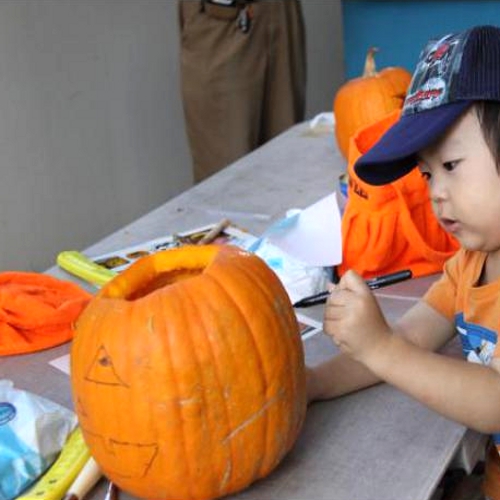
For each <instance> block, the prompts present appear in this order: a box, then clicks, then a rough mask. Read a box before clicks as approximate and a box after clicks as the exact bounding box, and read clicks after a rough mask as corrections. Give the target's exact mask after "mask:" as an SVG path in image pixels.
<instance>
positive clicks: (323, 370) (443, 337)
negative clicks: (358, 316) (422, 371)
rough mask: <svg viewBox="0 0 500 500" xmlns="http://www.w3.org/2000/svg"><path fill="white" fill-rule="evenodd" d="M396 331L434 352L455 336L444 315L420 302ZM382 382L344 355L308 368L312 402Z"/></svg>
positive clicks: (308, 387)
mask: <svg viewBox="0 0 500 500" xmlns="http://www.w3.org/2000/svg"><path fill="white" fill-rule="evenodd" d="M328 314H329V308H328V306H327V308H326V309H325V316H327V315H328ZM328 321H329V320H328V318H327V317H326V318H325V327H324V328H325V332H326V333H327V334H328V333H330V332H329V329H330V326H329V323H328ZM366 329H367V327H364V328H363V330H362V334H363V335H365V333H364V332H365V331H366ZM392 331H393V332H394V333H396V334H398V335H401V336H404V337H405V338H407V339H408V340H409V341H410V342H412V343H414V344H416V345H418V346H420V347H421V348H423V349H426V350H430V351H434V350H437V349H439V348H440V347H442V346H443V345H444V344H445V343H446V341H447V340H449V339H450V338H451V337H452V336H453V334H454V332H455V328H454V326H453V324H452V323H450V322H449V321H448V320H447V319H446V318H444V317H443V316H442V315H441V314H439V313H438V312H436V311H435V310H434V309H432V308H431V307H429V306H428V305H427V304H425V303H424V302H419V303H417V304H416V305H415V306H413V307H412V308H411V309H410V310H409V311H408V312H406V314H405V315H404V316H403V317H402V318H400V319H399V320H398V322H397V323H396V324H395V325H394V326H393V327H392ZM431 332H432V333H431ZM330 335H331V333H330ZM380 381H381V379H380V378H379V377H378V376H376V375H375V374H374V373H373V372H371V371H370V370H369V369H368V368H367V367H366V366H365V365H363V364H362V363H359V362H357V361H355V360H354V359H353V358H352V357H351V356H349V355H347V354H346V353H343V352H341V353H340V354H338V355H335V356H333V357H331V358H329V359H328V360H327V361H325V362H323V363H321V364H319V365H317V366H314V367H308V369H307V392H308V400H309V402H312V401H318V400H324V399H331V398H334V397H337V396H341V395H343V394H348V393H350V392H353V391H356V390H359V389H364V388H365V387H369V386H371V385H374V384H377V383H379V382H380Z"/></svg>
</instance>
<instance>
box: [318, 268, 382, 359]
mask: <svg viewBox="0 0 500 500" xmlns="http://www.w3.org/2000/svg"><path fill="white" fill-rule="evenodd" d="M323 330H324V332H325V333H326V334H327V335H329V336H330V337H331V338H332V340H333V341H334V342H335V344H336V345H337V346H339V348H340V349H341V350H342V351H344V352H345V353H347V354H349V355H350V356H352V357H353V358H354V359H356V360H357V361H360V362H362V363H364V364H366V361H367V359H368V357H369V356H371V355H375V354H376V352H377V351H378V349H379V348H383V347H382V346H383V344H384V341H386V340H388V338H389V336H390V332H391V330H390V328H389V326H388V324H387V322H386V321H385V318H384V316H383V315H382V312H381V310H380V307H379V305H378V303H377V301H376V299H375V297H374V296H373V294H372V292H371V290H370V288H369V287H368V285H367V284H366V283H365V282H364V280H363V279H362V278H361V276H359V275H358V274H357V273H355V272H354V271H348V272H347V273H345V275H344V276H343V277H342V279H341V280H340V282H339V284H338V285H334V286H333V287H332V290H331V294H330V296H329V297H328V300H327V302H326V306H325V312H324V324H323Z"/></svg>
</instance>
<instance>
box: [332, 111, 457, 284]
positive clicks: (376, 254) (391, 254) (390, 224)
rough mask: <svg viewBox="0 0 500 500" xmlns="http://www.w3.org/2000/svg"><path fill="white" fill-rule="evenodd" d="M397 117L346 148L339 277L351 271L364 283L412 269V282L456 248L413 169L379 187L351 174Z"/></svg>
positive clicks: (435, 268) (383, 121) (358, 136)
mask: <svg viewBox="0 0 500 500" xmlns="http://www.w3.org/2000/svg"><path fill="white" fill-rule="evenodd" d="M399 115H400V111H399V110H396V111H393V112H391V113H389V114H388V115H387V116H385V117H384V118H382V119H381V120H379V121H377V122H374V123H372V124H371V125H368V126H367V127H364V128H362V129H361V130H359V131H358V132H357V133H356V134H355V135H354V136H353V137H351V141H350V147H349V164H348V168H347V171H348V174H349V187H348V199H347V204H346V207H345V211H344V215H343V216H342V252H343V262H342V264H341V265H340V266H339V268H338V270H339V273H340V275H342V274H344V273H345V272H346V271H347V270H348V269H354V270H356V271H357V272H358V273H359V274H361V275H362V276H363V277H365V278H373V277H374V276H377V275H379V274H389V273H392V272H395V271H400V270H402V269H411V271H412V273H413V277H414V278H415V277H417V276H425V275H427V274H432V273H436V272H440V271H441V270H442V267H443V264H444V262H445V261H446V260H447V259H448V258H449V257H451V256H452V255H453V254H454V253H455V252H456V251H457V249H458V247H459V245H458V242H457V241H456V240H455V239H454V238H453V237H452V236H451V235H450V234H447V233H446V232H445V231H444V230H443V229H442V228H441V226H440V225H439V223H438V221H437V219H436V217H435V215H434V213H433V211H432V205H431V201H430V198H429V191H428V187H427V183H426V181H425V179H424V178H423V177H422V175H421V174H420V172H419V171H418V169H413V170H412V171H411V172H409V173H408V174H406V175H405V176H404V177H402V178H401V179H398V180H397V181H394V182H391V183H389V184H385V185H383V186H372V185H370V184H367V183H366V182H364V181H362V180H361V179H360V178H359V177H358V176H357V174H356V172H355V170H354V164H355V163H356V160H357V159H358V158H359V157H360V156H361V155H362V154H364V153H366V152H367V151H368V150H369V149H370V148H371V147H372V146H373V145H374V144H375V143H376V142H377V141H378V140H379V139H380V137H381V136H382V135H383V134H384V133H385V132H386V130H387V129H388V128H389V127H391V126H392V125H393V124H394V123H395V122H396V121H397V120H398V119H399Z"/></svg>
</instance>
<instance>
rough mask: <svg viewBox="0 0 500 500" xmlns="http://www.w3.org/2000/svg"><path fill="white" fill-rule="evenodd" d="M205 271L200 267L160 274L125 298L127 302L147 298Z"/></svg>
mask: <svg viewBox="0 0 500 500" xmlns="http://www.w3.org/2000/svg"><path fill="white" fill-rule="evenodd" d="M204 269H205V268H204V267H199V268H196V269H176V270H175V271H169V272H165V273H160V274H158V275H156V276H154V277H153V278H152V279H151V280H149V281H147V282H145V283H143V286H141V287H140V288H138V289H137V290H132V291H131V293H130V294H129V295H127V296H126V297H124V298H125V299H126V300H137V299H140V298H141V297H145V296H146V295H149V294H150V293H152V292H154V291H155V290H158V289H159V288H163V287H165V286H167V285H172V284H173V283H176V282H178V281H182V280H185V279H189V278H193V277H195V276H198V275H199V274H201V273H202V272H203V270H204Z"/></svg>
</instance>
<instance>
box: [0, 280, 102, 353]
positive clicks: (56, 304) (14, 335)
mask: <svg viewBox="0 0 500 500" xmlns="http://www.w3.org/2000/svg"><path fill="white" fill-rule="evenodd" d="M91 297H92V295H91V294H90V293H88V292H86V291H85V290H83V289H82V288H80V287H79V286H78V285H76V284H74V283H71V282H69V281H62V280H59V279H57V278H54V277H52V276H48V275H45V274H39V273H31V272H19V271H8V272H3V273H0V356H6V355H11V354H21V353H27V352H33V351H39V350H42V349H47V348H49V347H53V346H56V345H59V344H62V343H64V342H67V341H68V340H70V339H71V338H72V336H73V330H72V324H73V322H74V321H75V320H76V318H77V317H78V316H79V314H80V313H81V312H82V310H83V309H84V308H85V306H86V305H87V303H88V301H89V300H90V298H91Z"/></svg>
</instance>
